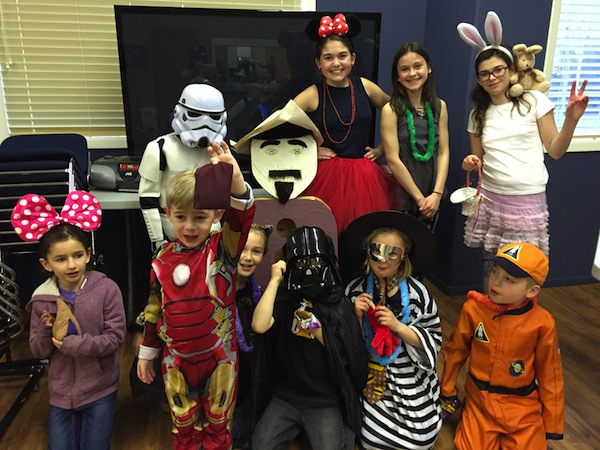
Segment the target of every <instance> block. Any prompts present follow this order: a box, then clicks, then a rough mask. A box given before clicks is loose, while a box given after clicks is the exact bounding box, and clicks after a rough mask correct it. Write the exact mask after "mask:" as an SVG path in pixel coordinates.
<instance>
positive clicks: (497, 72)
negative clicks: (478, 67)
mask: <svg viewBox="0 0 600 450" xmlns="http://www.w3.org/2000/svg"><path fill="white" fill-rule="evenodd" d="M506 69H508V66H498V67H494V69H493V70H482V71H481V72H477V79H478V80H479V81H481V82H482V83H483V82H485V81H488V80H489V79H490V76H492V75H494V78H500V77H503V76H504V74H505V73H506Z"/></svg>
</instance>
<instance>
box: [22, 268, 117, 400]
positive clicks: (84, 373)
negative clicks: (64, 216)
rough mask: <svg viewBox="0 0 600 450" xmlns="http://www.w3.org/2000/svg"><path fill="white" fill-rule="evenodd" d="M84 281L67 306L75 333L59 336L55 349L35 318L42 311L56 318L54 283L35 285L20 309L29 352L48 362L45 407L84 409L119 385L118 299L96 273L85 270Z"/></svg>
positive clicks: (46, 329)
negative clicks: (25, 316)
mask: <svg viewBox="0 0 600 450" xmlns="http://www.w3.org/2000/svg"><path fill="white" fill-rule="evenodd" d="M86 278H87V280H86V281H85V282H84V284H83V286H82V288H81V289H80V290H79V291H78V292H77V294H76V295H75V300H74V302H73V314H74V315H75V317H76V319H77V321H78V322H79V326H80V327H81V335H72V336H67V337H65V338H64V340H63V345H62V347H61V348H60V350H58V349H57V348H56V347H55V346H54V344H53V343H52V328H51V327H46V326H44V324H43V323H42V322H41V320H40V317H41V315H42V312H43V311H44V310H47V311H48V312H50V313H51V314H56V308H57V307H56V298H57V297H58V296H59V292H58V286H57V284H56V279H55V278H54V277H52V278H50V279H48V280H47V281H46V282H45V283H43V284H41V285H40V286H39V287H38V288H37V289H36V290H35V292H34V293H33V295H32V296H31V300H30V301H29V303H27V306H26V310H27V311H29V312H31V322H30V330H29V346H30V347H31V352H32V353H33V355H34V356H35V357H36V358H50V365H49V370H48V390H49V392H50V404H51V405H53V406H57V407H59V408H63V409H74V408H78V407H80V406H84V405H87V404H89V403H92V402H94V401H96V400H98V399H100V398H102V397H105V396H107V395H109V394H111V393H113V392H115V391H116V390H117V388H118V387H119V359H118V351H119V347H120V346H121V344H122V343H123V341H124V339H125V329H126V325H125V308H124V305H123V296H122V295H121V291H120V290H119V287H118V286H117V284H116V283H115V282H114V281H112V280H111V279H110V278H107V277H106V275H105V274H103V273H101V272H95V271H91V272H87V273H86Z"/></svg>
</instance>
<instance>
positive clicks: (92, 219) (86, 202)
mask: <svg viewBox="0 0 600 450" xmlns="http://www.w3.org/2000/svg"><path fill="white" fill-rule="evenodd" d="M10 220H11V222H12V226H13V228H14V229H15V232H16V233H17V235H18V236H19V237H20V238H21V239H22V240H24V241H25V242H34V241H37V240H39V239H40V238H41V237H42V236H43V235H44V234H46V232H47V231H48V230H49V229H50V228H52V227H53V226H55V225H58V224H59V223H61V222H65V223H69V224H71V225H75V226H76V227H79V228H81V229H82V230H83V231H96V230H97V229H98V227H99V226H100V222H101V221H102V210H101V209H100V203H98V200H96V197H94V196H93V195H92V194H90V193H89V192H85V191H72V192H70V193H69V195H68V196H67V199H66V201H65V205H64V206H63V208H62V211H61V212H60V214H58V213H57V212H56V210H55V209H54V208H53V207H52V205H50V203H48V200H46V199H45V198H44V197H42V196H41V195H37V194H26V195H24V196H23V197H21V198H20V199H19V201H18V202H17V204H16V205H15V207H14V208H13V211H12V215H11V217H10Z"/></svg>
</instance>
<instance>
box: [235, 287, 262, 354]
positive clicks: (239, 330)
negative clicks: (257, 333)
mask: <svg viewBox="0 0 600 450" xmlns="http://www.w3.org/2000/svg"><path fill="white" fill-rule="evenodd" d="M250 286H251V288H252V294H251V295H252V302H253V303H254V304H255V305H256V304H257V303H258V301H259V300H260V296H261V293H260V287H258V283H257V282H256V278H255V277H254V275H250ZM235 334H236V335H237V341H238V347H239V348H240V350H242V351H243V352H245V353H250V352H251V351H252V344H248V343H247V342H246V336H245V335H244V327H243V326H242V321H241V320H240V318H239V317H237V315H236V318H235Z"/></svg>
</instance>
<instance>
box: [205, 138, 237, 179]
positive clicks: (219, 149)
mask: <svg viewBox="0 0 600 450" xmlns="http://www.w3.org/2000/svg"><path fill="white" fill-rule="evenodd" d="M207 150H208V153H209V154H210V163H211V164H218V163H220V162H224V163H228V164H231V165H233V166H234V169H233V170H234V172H235V168H236V167H237V165H238V164H237V161H236V159H235V157H234V156H233V155H232V154H231V150H230V149H229V146H228V145H227V143H226V142H225V141H223V142H221V143H220V144H217V143H216V142H213V143H212V144H210V145H209V146H208V147H207ZM238 169H239V168H238Z"/></svg>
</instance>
